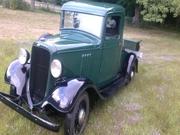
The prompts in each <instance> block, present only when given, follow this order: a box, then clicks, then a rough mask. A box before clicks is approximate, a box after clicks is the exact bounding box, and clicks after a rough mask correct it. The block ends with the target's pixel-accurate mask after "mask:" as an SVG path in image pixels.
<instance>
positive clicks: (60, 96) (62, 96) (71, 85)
mask: <svg viewBox="0 0 180 135" xmlns="http://www.w3.org/2000/svg"><path fill="white" fill-rule="evenodd" d="M90 90H91V92H92V91H93V92H94V93H95V94H97V95H98V96H99V97H101V98H103V97H102V96H101V95H100V93H99V92H98V90H97V89H96V87H95V86H94V85H93V84H92V83H90V81H88V80H85V79H71V80H70V81H68V82H67V85H66V86H59V87H57V88H56V89H55V90H54V92H53V93H52V94H51V95H50V96H49V97H48V98H47V100H45V101H44V102H43V104H42V105H41V108H44V107H46V106H47V105H51V106H52V107H53V108H54V109H56V110H57V111H59V112H61V113H68V112H70V111H71V110H72V109H73V108H74V105H75V104H76V101H77V98H78V95H80V94H81V93H83V92H84V91H87V92H88V93H90Z"/></svg>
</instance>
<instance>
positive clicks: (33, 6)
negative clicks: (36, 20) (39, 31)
mask: <svg viewBox="0 0 180 135" xmlns="http://www.w3.org/2000/svg"><path fill="white" fill-rule="evenodd" d="M31 8H32V9H33V10H34V9H35V0H31Z"/></svg>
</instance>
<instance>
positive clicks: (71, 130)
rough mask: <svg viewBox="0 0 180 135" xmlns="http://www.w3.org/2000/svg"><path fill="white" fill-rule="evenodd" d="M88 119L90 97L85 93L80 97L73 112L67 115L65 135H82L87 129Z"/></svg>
mask: <svg viewBox="0 0 180 135" xmlns="http://www.w3.org/2000/svg"><path fill="white" fill-rule="evenodd" d="M82 113H83V114H82ZM84 113H85V114H84ZM80 115H82V116H80ZM81 117H82V118H81ZM80 118H81V119H80ZM88 118H89V96H88V93H87V92H83V93H82V94H80V95H79V97H78V99H77V102H76V105H75V107H74V109H73V110H72V112H71V113H68V114H66V116H65V120H64V134H65V135H81V134H82V133H83V131H84V129H85V127H86V124H87V121H88Z"/></svg>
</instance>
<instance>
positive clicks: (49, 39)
mask: <svg viewBox="0 0 180 135" xmlns="http://www.w3.org/2000/svg"><path fill="white" fill-rule="evenodd" d="M124 22H125V10H124V8H123V7H121V6H119V5H114V4H109V3H98V2H67V3H65V4H64V5H63V6H62V9H61V21H60V32H59V33H58V34H56V35H51V34H45V35H42V36H41V37H40V38H39V39H38V40H37V41H35V42H34V44H33V46H32V51H31V54H30V53H29V52H28V51H27V50H25V49H22V48H21V50H20V53H19V57H18V58H17V59H16V60H14V61H13V62H12V63H11V64H10V65H9V67H8V68H7V71H6V73H5V81H6V82H7V83H8V84H9V85H10V94H9V95H8V94H5V93H2V92H1V93H0V99H1V101H2V102H3V103H5V104H6V105H8V106H10V107H11V108H13V109H14V110H16V111H17V112H19V113H21V114H22V115H24V116H26V117H28V118H29V119H31V120H32V121H34V122H35V123H37V124H39V125H41V126H43V127H46V128H48V129H50V130H54V131H57V130H58V129H59V125H58V124H57V123H54V122H52V121H49V120H47V119H45V118H42V117H41V113H42V112H43V114H46V113H47V112H49V110H51V111H52V110H53V112H58V113H60V114H63V116H64V118H65V121H64V122H65V124H64V125H65V126H64V127H65V129H64V131H65V134H66V135H75V134H81V133H82V132H83V130H84V128H85V125H86V123H87V121H88V116H89V110H90V105H91V104H92V103H93V102H94V98H95V97H99V98H100V99H106V98H107V97H109V96H111V95H112V94H113V93H114V92H115V91H116V90H118V89H119V86H124V85H126V84H128V83H129V82H130V81H131V80H132V78H133V77H134V75H135V72H137V71H138V58H140V57H141V56H142V53H140V52H139V49H140V42H139V41H131V40H125V39H124V38H123V32H124ZM24 104H26V105H27V107H24ZM29 110H30V111H29ZM34 112H35V113H34ZM37 113H38V115H36V114H37Z"/></svg>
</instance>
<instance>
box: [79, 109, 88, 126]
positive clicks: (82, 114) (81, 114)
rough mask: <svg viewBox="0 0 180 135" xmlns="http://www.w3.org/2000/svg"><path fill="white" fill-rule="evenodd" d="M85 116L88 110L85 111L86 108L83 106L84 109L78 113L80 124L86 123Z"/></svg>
mask: <svg viewBox="0 0 180 135" xmlns="http://www.w3.org/2000/svg"><path fill="white" fill-rule="evenodd" d="M85 117H86V112H85V110H84V109H83V108H82V109H81V110H80V111H79V114H78V122H79V124H80V125H82V124H83V123H84V120H85Z"/></svg>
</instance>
